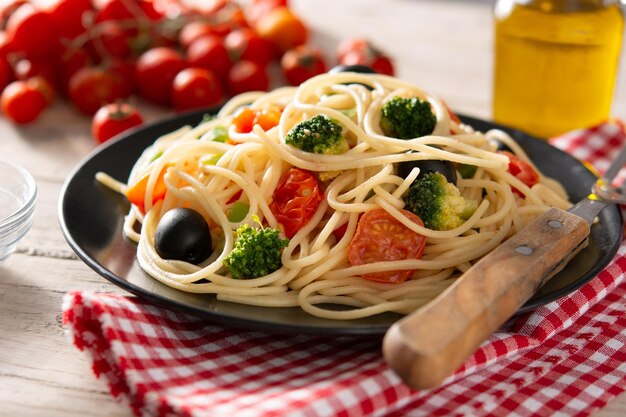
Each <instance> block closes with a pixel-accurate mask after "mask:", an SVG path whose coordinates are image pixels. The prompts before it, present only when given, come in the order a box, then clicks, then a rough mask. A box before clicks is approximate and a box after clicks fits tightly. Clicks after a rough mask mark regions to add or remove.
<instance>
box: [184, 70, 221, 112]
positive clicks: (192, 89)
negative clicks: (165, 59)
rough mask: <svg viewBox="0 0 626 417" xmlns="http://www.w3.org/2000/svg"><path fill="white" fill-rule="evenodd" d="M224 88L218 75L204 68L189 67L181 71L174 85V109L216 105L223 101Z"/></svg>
mask: <svg viewBox="0 0 626 417" xmlns="http://www.w3.org/2000/svg"><path fill="white" fill-rule="evenodd" d="M223 95H224V89H223V88H222V84H221V82H220V80H219V79H218V78H217V76H216V75H215V74H214V73H213V72H211V71H209V70H207V69H204V68H187V69H184V70H182V71H181V72H179V73H178V74H177V75H176V77H175V78H174V83H173V85H172V102H173V104H174V110H176V111H178V112H180V111H185V110H191V109H198V108H205V107H211V106H216V105H218V104H219V103H220V102H221V101H222V97H223Z"/></svg>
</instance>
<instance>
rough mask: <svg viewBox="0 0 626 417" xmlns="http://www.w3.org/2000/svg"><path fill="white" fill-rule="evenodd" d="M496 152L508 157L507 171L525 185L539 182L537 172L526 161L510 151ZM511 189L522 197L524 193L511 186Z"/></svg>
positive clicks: (530, 185)
mask: <svg viewBox="0 0 626 417" xmlns="http://www.w3.org/2000/svg"><path fill="white" fill-rule="evenodd" d="M498 153H499V154H501V155H506V156H507V157H508V158H509V170H508V171H509V173H510V174H511V175H513V176H514V177H516V178H517V179H518V180H520V181H521V182H523V183H524V184H525V185H526V186H528V187H532V186H533V185H535V184H537V183H538V182H539V174H538V173H537V171H535V169H534V168H533V167H532V165H530V164H529V163H528V162H526V161H524V160H523V159H521V158H519V157H518V156H517V155H515V154H513V153H511V152H507V151H498ZM512 190H513V192H514V193H515V194H517V195H519V196H520V197H524V194H523V193H522V192H521V191H520V190H518V189H517V188H512Z"/></svg>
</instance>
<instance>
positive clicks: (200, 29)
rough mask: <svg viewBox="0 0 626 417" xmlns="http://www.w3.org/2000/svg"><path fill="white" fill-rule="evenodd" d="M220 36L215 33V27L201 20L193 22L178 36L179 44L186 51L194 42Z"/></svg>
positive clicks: (184, 27) (186, 25)
mask: <svg viewBox="0 0 626 417" xmlns="http://www.w3.org/2000/svg"><path fill="white" fill-rule="evenodd" d="M206 35H210V36H219V35H217V34H216V33H215V30H214V25H212V24H210V23H208V22H203V21H199V20H194V21H191V22H189V23H187V24H185V26H183V28H182V29H181V30H180V33H179V34H178V43H179V44H180V46H182V47H183V48H184V49H188V48H189V47H190V46H191V44H192V43H193V41H195V40H197V39H200V38H201V37H203V36H206Z"/></svg>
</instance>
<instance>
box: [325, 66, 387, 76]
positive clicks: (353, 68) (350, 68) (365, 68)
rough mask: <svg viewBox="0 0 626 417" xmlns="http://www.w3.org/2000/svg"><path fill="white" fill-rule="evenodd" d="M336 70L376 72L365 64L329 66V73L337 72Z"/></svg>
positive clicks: (362, 72) (364, 72)
mask: <svg viewBox="0 0 626 417" xmlns="http://www.w3.org/2000/svg"><path fill="white" fill-rule="evenodd" d="M338 72H358V73H360V74H376V71H374V70H373V69H372V68H370V67H368V66H367V65H337V66H335V67H333V68H331V69H330V70H329V71H328V73H329V74H337V73H338Z"/></svg>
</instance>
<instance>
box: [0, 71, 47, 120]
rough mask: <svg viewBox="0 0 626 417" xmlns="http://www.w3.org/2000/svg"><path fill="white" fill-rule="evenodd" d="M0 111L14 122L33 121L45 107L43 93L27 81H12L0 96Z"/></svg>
mask: <svg viewBox="0 0 626 417" xmlns="http://www.w3.org/2000/svg"><path fill="white" fill-rule="evenodd" d="M0 106H1V107H2V112H3V113H4V115H5V116H6V117H7V118H9V119H10V120H11V121H13V122H14V123H18V124H26V123H30V122H33V121H35V120H36V119H37V118H38V117H39V115H40V114H41V112H42V111H43V110H44V109H45V108H46V106H47V102H46V98H45V97H44V95H43V93H42V92H41V91H39V90H38V89H37V88H36V86H35V85H33V84H31V83H29V82H27V81H21V80H20V81H13V82H12V83H10V84H9V85H7V86H6V88H5V89H4V91H2V95H1V96H0Z"/></svg>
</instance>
